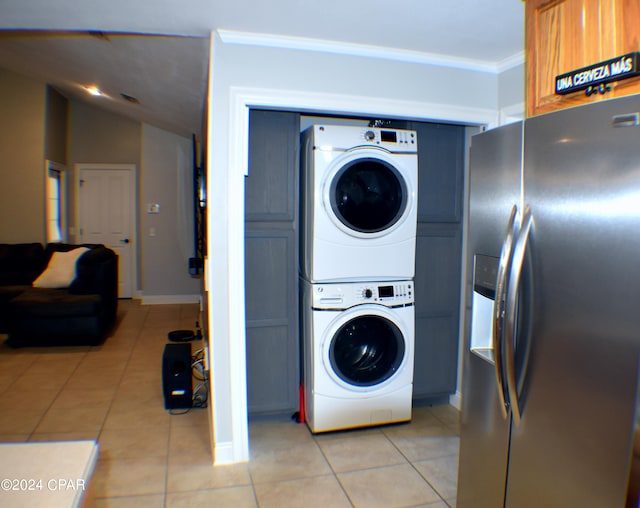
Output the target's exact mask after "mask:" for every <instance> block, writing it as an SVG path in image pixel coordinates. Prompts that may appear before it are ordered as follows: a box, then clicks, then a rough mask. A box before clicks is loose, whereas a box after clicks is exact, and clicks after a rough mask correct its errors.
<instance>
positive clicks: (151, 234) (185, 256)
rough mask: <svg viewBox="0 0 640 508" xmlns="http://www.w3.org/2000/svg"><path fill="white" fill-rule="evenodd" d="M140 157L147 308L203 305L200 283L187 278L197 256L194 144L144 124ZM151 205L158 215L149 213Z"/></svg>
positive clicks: (142, 236)
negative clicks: (187, 303)
mask: <svg viewBox="0 0 640 508" xmlns="http://www.w3.org/2000/svg"><path fill="white" fill-rule="evenodd" d="M140 152H141V154H140V167H141V175H140V180H141V182H142V190H141V196H140V199H141V203H140V213H141V218H140V225H141V232H140V237H141V239H142V243H141V245H142V256H141V257H142V270H143V274H142V280H143V282H142V287H143V303H180V302H198V301H199V299H200V294H201V283H200V279H196V278H193V277H191V276H190V275H189V273H188V260H189V258H190V257H193V256H194V255H195V254H194V241H193V237H194V225H193V222H194V209H193V155H192V146H191V140H190V139H187V138H183V137H181V136H178V135H176V134H173V133H171V132H167V131H165V130H162V129H159V128H157V127H153V126H151V125H148V124H142V135H141V150H140ZM149 204H158V205H159V213H149V211H148V206H149Z"/></svg>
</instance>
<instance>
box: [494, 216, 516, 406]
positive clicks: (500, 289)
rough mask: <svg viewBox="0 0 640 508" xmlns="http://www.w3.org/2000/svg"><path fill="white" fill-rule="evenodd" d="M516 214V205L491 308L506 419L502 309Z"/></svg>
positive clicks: (501, 395)
mask: <svg viewBox="0 0 640 508" xmlns="http://www.w3.org/2000/svg"><path fill="white" fill-rule="evenodd" d="M517 214H518V207H517V205H513V208H512V209H511V214H510V215H509V221H508V222H507V232H506V237H505V240H504V243H503V244H502V250H501V251H500V262H499V264H498V275H497V277H496V296H495V304H494V306H493V337H492V341H493V344H492V345H493V352H494V358H495V372H496V379H497V382H498V394H499V395H500V408H501V409H502V416H503V417H504V418H507V416H508V409H509V403H508V399H507V388H506V387H505V385H504V378H503V374H502V373H503V366H502V364H503V359H502V351H503V347H502V344H503V340H504V309H505V297H506V294H505V293H506V289H507V284H506V282H507V273H508V267H509V264H510V263H511V257H512V254H513V241H514V238H515V236H516V232H517V224H516V216H517Z"/></svg>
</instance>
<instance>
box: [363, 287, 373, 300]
mask: <svg viewBox="0 0 640 508" xmlns="http://www.w3.org/2000/svg"><path fill="white" fill-rule="evenodd" d="M372 296H373V291H371V290H370V289H369V288H367V289H365V290H364V297H365V298H371V297H372Z"/></svg>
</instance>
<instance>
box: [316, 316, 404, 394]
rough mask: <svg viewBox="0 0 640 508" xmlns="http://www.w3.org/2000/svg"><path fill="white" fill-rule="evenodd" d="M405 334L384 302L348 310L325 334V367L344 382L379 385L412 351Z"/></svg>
mask: <svg viewBox="0 0 640 508" xmlns="http://www.w3.org/2000/svg"><path fill="white" fill-rule="evenodd" d="M378 307H380V308H378ZM405 337H406V332H405V330H404V327H403V325H402V323H400V322H399V321H398V320H397V319H395V318H394V316H393V315H392V314H391V313H390V312H388V311H387V310H386V309H385V308H384V307H382V306H377V305H366V306H362V305H361V306H358V308H357V309H355V310H351V311H345V312H343V313H341V315H340V316H339V317H338V318H336V320H335V321H334V322H333V323H332V325H331V326H330V327H329V329H328V330H327V333H326V335H325V337H324V341H323V348H322V349H323V359H324V363H325V368H326V369H327V371H328V372H329V374H330V376H331V377H332V378H333V379H334V380H335V381H336V382H338V383H339V384H341V385H342V386H345V387H348V388H351V389H358V390H362V391H367V390H375V389H379V388H380V387H381V386H382V385H384V384H387V383H389V382H392V380H393V378H394V377H395V375H396V374H397V373H398V372H399V371H400V370H401V369H402V368H403V367H404V365H405V358H406V357H407V354H408V352H409V351H408V346H407V342H406V339H405Z"/></svg>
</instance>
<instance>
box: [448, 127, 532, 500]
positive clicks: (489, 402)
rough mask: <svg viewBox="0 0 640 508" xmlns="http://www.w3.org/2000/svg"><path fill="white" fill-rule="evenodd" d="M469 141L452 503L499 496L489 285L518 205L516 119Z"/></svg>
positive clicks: (503, 465)
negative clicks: (467, 317) (466, 267)
mask: <svg viewBox="0 0 640 508" xmlns="http://www.w3.org/2000/svg"><path fill="white" fill-rule="evenodd" d="M471 143H472V144H471V158H470V161H471V166H470V174H469V185H470V192H469V196H470V198H469V242H468V245H469V260H468V262H469V263H470V266H471V267H472V270H470V271H469V273H471V272H472V271H473V281H472V283H471V284H468V285H467V287H468V288H469V289H468V291H469V292H470V295H469V298H468V301H472V311H471V320H472V323H471V326H467V328H468V329H470V335H469V336H468V337H467V339H466V340H467V342H466V344H465V356H464V374H463V392H462V412H461V433H460V458H459V468H458V471H459V473H458V495H457V506H458V507H459V508H468V507H472V508H495V507H497V506H503V502H504V491H505V479H506V474H507V458H508V449H509V427H510V416H509V415H508V414H506V415H505V414H503V413H504V406H503V403H502V401H501V398H500V389H501V388H500V386H499V384H500V383H499V377H498V376H497V375H496V365H495V351H493V350H492V337H491V332H492V321H493V315H492V312H493V307H494V305H493V303H494V302H493V300H492V298H493V299H495V295H492V294H491V289H494V290H495V278H496V277H495V275H496V272H497V266H498V258H499V257H500V253H501V249H502V245H503V243H504V242H505V239H506V238H505V237H506V231H507V223H508V221H509V217H510V214H511V211H512V208H513V206H514V205H518V206H519V205H520V198H521V183H520V182H521V178H520V168H521V154H522V152H521V149H520V147H521V146H522V123H517V124H512V125H508V126H506V127H501V128H499V129H495V130H491V131H488V132H485V133H482V134H478V135H476V136H474V137H473V138H472V142H471ZM491 260H495V262H494V263H492V262H491ZM492 285H493V288H491V287H490V286H492ZM471 331H472V333H471ZM500 376H502V374H500Z"/></svg>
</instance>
